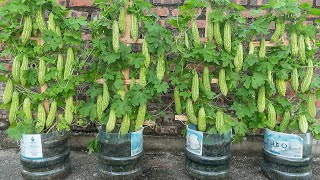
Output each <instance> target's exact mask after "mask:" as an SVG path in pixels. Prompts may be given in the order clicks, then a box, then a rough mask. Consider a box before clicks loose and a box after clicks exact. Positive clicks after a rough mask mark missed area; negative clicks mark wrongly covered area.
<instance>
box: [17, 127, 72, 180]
mask: <svg viewBox="0 0 320 180" xmlns="http://www.w3.org/2000/svg"><path fill="white" fill-rule="evenodd" d="M68 138H69V135H68V133H67V132H66V131H61V132H52V133H47V134H25V135H23V136H22V139H21V145H20V147H21V152H20V162H21V164H22V172H21V173H22V176H23V177H24V178H26V179H61V178H64V177H66V176H67V175H68V174H69V173H70V172H71V164H70V159H69V155H70V149H69V147H68Z"/></svg>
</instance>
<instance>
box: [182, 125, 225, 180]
mask: <svg viewBox="0 0 320 180" xmlns="http://www.w3.org/2000/svg"><path fill="white" fill-rule="evenodd" d="M230 144H231V131H230V132H229V133H226V134H208V133H205V132H200V131H196V130H195V127H194V126H192V125H189V126H188V127H187V146H186V170H187V173H188V175H189V176H191V177H194V178H197V179H226V178H228V176H229V164H230Z"/></svg>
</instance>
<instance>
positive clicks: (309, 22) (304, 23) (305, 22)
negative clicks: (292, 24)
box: [303, 21, 313, 26]
mask: <svg viewBox="0 0 320 180" xmlns="http://www.w3.org/2000/svg"><path fill="white" fill-rule="evenodd" d="M308 24H313V21H304V22H303V25H305V26H306V25H308Z"/></svg>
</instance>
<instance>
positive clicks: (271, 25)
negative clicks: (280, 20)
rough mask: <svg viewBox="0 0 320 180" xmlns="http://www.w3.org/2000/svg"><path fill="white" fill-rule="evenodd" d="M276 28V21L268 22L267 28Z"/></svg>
mask: <svg viewBox="0 0 320 180" xmlns="http://www.w3.org/2000/svg"><path fill="white" fill-rule="evenodd" d="M275 28H276V23H275V22H274V21H272V22H271V23H270V26H269V29H275Z"/></svg>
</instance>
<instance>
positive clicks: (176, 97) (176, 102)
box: [173, 87, 182, 115]
mask: <svg viewBox="0 0 320 180" xmlns="http://www.w3.org/2000/svg"><path fill="white" fill-rule="evenodd" d="M173 94H174V105H175V109H176V113H177V114H178V115H181V114H182V107H181V99H180V92H179V89H178V88H177V87H175V88H174V93H173Z"/></svg>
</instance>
